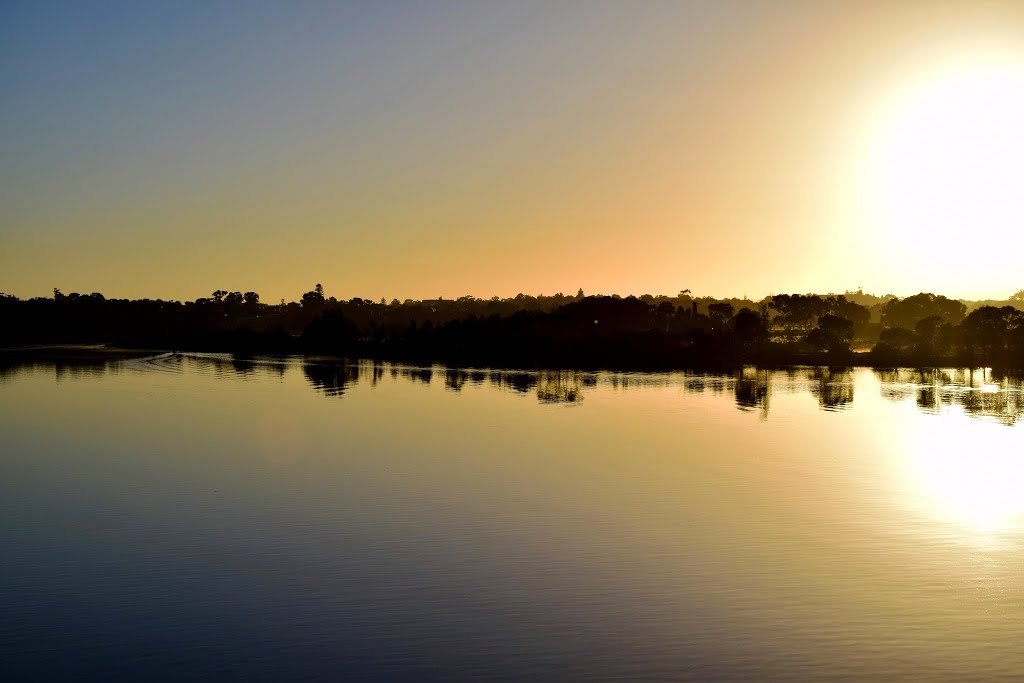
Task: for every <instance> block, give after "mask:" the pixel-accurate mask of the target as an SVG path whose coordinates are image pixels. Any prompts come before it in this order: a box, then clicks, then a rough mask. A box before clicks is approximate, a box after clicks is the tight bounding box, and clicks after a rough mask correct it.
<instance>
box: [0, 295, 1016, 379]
mask: <svg viewBox="0 0 1024 683" xmlns="http://www.w3.org/2000/svg"><path fill="white" fill-rule="evenodd" d="M872 299H874V300H872ZM858 301H862V302H864V303H858ZM999 304H1002V305H999ZM1022 308H1024V290H1022V291H1021V292H1018V293H1017V294H1015V295H1014V296H1013V297H1010V298H1009V299H1007V300H1006V301H1005V302H994V305H993V304H989V303H985V304H983V305H979V306H976V307H974V308H973V310H969V309H968V306H967V305H966V304H965V303H964V302H962V301H958V300H956V299H949V298H947V297H944V296H942V295H936V294H931V293H920V294H916V295H914V296H910V297H906V298H898V297H893V296H887V297H871V296H870V295H864V294H863V293H862V292H847V293H845V294H838V295H832V294H830V295H817V294H777V295H772V296H769V297H766V298H765V299H763V300H761V301H753V300H749V299H714V298H711V297H695V296H693V294H692V293H691V292H690V291H689V290H683V291H681V292H679V294H678V295H676V296H672V297H669V296H651V295H643V296H640V297H635V296H627V297H620V296H600V295H598V296H587V295H585V294H584V292H583V291H582V290H580V291H578V292H577V293H576V294H575V295H564V294H555V295H551V296H536V297H535V296H529V295H525V294H520V295H518V296H516V297H511V298H505V299H501V298H498V297H493V298H491V299H477V298H474V297H470V296H465V297H460V298H458V299H443V298H438V299H428V300H411V299H407V300H405V301H399V300H397V299H393V300H392V301H391V302H387V301H385V300H380V301H371V300H368V299H362V298H358V297H356V298H352V299H348V300H339V299H337V298H335V297H329V296H327V295H326V293H325V292H324V289H323V287H322V286H320V285H316V286H315V287H313V288H312V289H311V290H309V291H308V292H305V293H303V294H302V296H301V297H300V298H299V300H298V301H293V302H287V303H286V302H284V301H281V302H279V303H266V302H264V301H262V300H261V298H260V296H259V294H258V293H256V292H251V291H250V292H239V291H228V290H220V289H218V290H216V291H214V292H213V293H212V294H211V295H210V296H209V297H201V298H198V299H196V300H194V301H186V302H179V301H165V300H160V299H156V300H153V299H134V300H132V299H108V298H106V297H104V296H103V295H102V294H98V293H92V294H78V293H71V294H66V295H65V294H64V293H62V292H61V291H60V290H56V289H55V290H54V292H53V297H52V298H51V297H36V298H32V299H27V300H21V299H18V298H16V297H13V296H9V295H0V320H2V321H3V324H2V325H0V344H4V345H5V346H17V345H26V344H54V343H106V344H112V345H118V346H124V347H135V348H161V349H183V350H204V351H225V352H234V353H239V354H253V353H307V354H323V355H350V356H355V355H360V356H364V357H370V358H394V359H407V360H421V361H434V360H437V361H447V362H455V363H464V364H486V365H492V366H494V365H499V366H529V365H559V366H563V367H568V366H578V367H599V366H605V367H613V366H614V367H624V368H625V367H636V368H644V367H650V368H655V367H683V366H687V365H690V366H694V365H712V364H716V365H717V364H735V363H764V364H793V363H814V364H855V363H859V364H871V365H875V366H895V365H942V364H958V365H963V364H967V365H975V364H986V365H993V364H994V365H999V366H1002V367H1022V366H1024V312H1022V310H1021V309H1022ZM854 349H856V350H857V352H855V351H854Z"/></svg>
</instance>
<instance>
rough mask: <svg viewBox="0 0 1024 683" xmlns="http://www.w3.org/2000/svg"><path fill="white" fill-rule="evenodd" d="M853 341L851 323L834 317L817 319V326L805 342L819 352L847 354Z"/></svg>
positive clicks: (825, 316) (824, 316) (827, 316)
mask: <svg viewBox="0 0 1024 683" xmlns="http://www.w3.org/2000/svg"><path fill="white" fill-rule="evenodd" d="M851 339H853V323H852V322H851V321H849V320H847V319H846V318H840V317H839V316H836V315H823V316H822V317H820V318H818V326H817V327H815V328H814V329H813V330H811V332H810V334H808V335H807V338H806V341H807V343H808V344H810V345H811V346H813V347H814V348H815V349H817V350H819V351H823V350H826V349H827V350H828V352H829V353H842V352H849V350H850V340H851Z"/></svg>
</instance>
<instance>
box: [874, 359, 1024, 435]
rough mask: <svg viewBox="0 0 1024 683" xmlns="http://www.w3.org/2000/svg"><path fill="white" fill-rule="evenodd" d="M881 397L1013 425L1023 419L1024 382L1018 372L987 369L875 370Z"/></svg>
mask: <svg viewBox="0 0 1024 683" xmlns="http://www.w3.org/2000/svg"><path fill="white" fill-rule="evenodd" d="M874 372H875V375H876V376H877V377H878V378H879V380H881V382H882V395H883V396H884V397H885V398H887V399H889V400H891V401H904V400H908V399H909V398H910V397H914V399H915V402H916V403H917V406H918V408H920V409H921V410H922V411H923V412H927V413H933V414H934V413H939V412H940V411H941V410H942V409H943V408H948V407H950V406H957V407H960V408H961V409H963V411H964V412H965V413H967V414H968V415H971V416H974V417H992V418H995V419H996V420H998V421H1000V422H1002V423H1003V424H1007V425H1012V424H1015V423H1016V422H1017V421H1018V420H1020V419H1021V418H1022V416H1024V383H1022V379H1021V376H1020V375H1019V374H1017V373H1012V372H1005V371H998V370H988V369H986V368H941V369H939V368H936V369H927V370H923V369H908V368H898V369H884V370H875V371H874Z"/></svg>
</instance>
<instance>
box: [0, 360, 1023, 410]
mask: <svg viewBox="0 0 1024 683" xmlns="http://www.w3.org/2000/svg"><path fill="white" fill-rule="evenodd" d="M140 365H144V366H145V367H146V368H147V369H158V370H160V371H177V372H186V371H192V372H200V373H208V374H212V375H213V376H215V377H219V378H225V379H243V380H244V379H249V378H252V377H254V376H256V375H263V376H265V377H270V378H275V379H281V378H282V377H283V376H284V375H285V373H286V372H301V373H303V374H304V375H305V377H306V381H307V382H308V383H309V385H310V386H312V387H313V388H314V389H315V390H317V391H318V392H320V393H322V394H323V395H324V396H328V397H339V396H342V395H344V394H345V391H346V390H347V389H349V388H351V387H353V386H355V385H356V384H357V383H359V382H360V381H361V380H363V381H367V382H368V383H369V384H370V386H371V387H376V386H377V385H378V384H379V383H380V382H381V381H382V380H383V379H384V378H385V376H389V377H390V378H391V379H392V380H399V379H404V380H407V381H410V382H414V383H423V384H430V382H431V381H432V379H433V377H434V372H435V371H436V372H438V373H440V374H442V375H443V376H444V386H445V389H447V390H449V391H453V392H459V391H461V390H462V389H463V387H464V386H466V384H467V383H469V384H470V385H471V386H476V385H481V384H484V383H487V384H489V385H490V386H491V387H493V388H495V389H499V390H504V391H510V392H512V393H515V394H523V395H528V394H534V395H536V397H537V399H538V401H540V402H541V403H577V402H579V401H582V400H583V398H584V396H585V394H586V392H587V391H588V390H591V389H593V388H595V387H597V386H598V385H599V384H603V385H606V386H609V387H611V388H612V389H614V390H623V391H625V390H629V389H638V388H644V387H673V386H674V387H679V388H680V389H682V390H683V391H684V392H686V393H694V394H700V393H704V392H708V393H710V394H713V395H720V394H725V393H731V394H732V395H733V396H734V398H735V402H736V407H737V408H738V409H739V410H741V411H757V413H758V414H759V415H760V417H761V418H762V419H764V420H767V419H768V417H769V415H770V412H771V397H772V394H773V393H776V392H783V393H787V394H792V393H801V392H805V393H809V394H810V395H812V396H814V397H815V399H816V400H817V402H818V405H819V406H820V407H821V408H822V409H823V410H828V411H843V410H845V409H847V408H849V407H850V406H851V405H852V404H853V402H854V385H855V382H854V379H853V372H852V370H851V369H850V368H830V367H806V368H799V367H797V368H786V369H782V370H768V369H759V368H755V367H745V368H743V369H742V370H739V371H737V372H734V373H731V374H707V373H700V372H674V373H619V372H584V371H579V370H541V371H523V370H487V369H478V368H477V369H464V368H445V367H443V366H437V367H436V368H435V367H422V366H408V365H402V364H394V363H384V362H381V361H345V360H339V359H324V358H320V359H301V358H295V357H251V356H247V357H241V356H231V355H227V354H188V355H182V354H164V355H161V356H157V357H154V358H149V359H143V360H141V361H140V360H132V361H123V360H121V361H107V362H104V361H93V362H88V363H85V362H44V361H34V362H31V363H16V364H7V365H2V364H0V382H3V381H5V380H7V379H10V378H12V377H14V376H15V375H17V374H18V373H19V372H33V373H39V372H43V373H52V374H53V375H54V377H55V378H56V380H57V381H58V382H60V381H64V380H74V379H81V378H89V377H93V378H94V377H99V376H102V375H104V374H108V373H109V374H116V373H119V372H124V371H125V370H126V369H138V368H139V367H140ZM871 372H873V373H874V375H875V376H876V377H877V378H878V379H879V380H880V383H881V386H880V392H881V395H882V396H884V397H885V398H887V399H889V400H891V401H894V402H901V401H914V402H915V403H916V404H917V406H918V408H920V409H921V411H922V412H925V413H929V414H939V413H941V412H942V411H943V410H946V409H950V408H960V409H962V410H964V411H965V412H966V413H967V414H969V415H972V416H977V417H991V418H995V419H997V420H998V421H1000V422H1002V423H1004V424H1007V425H1013V424H1015V423H1016V422H1017V421H1018V420H1020V419H1021V417H1022V416H1024V375H1022V374H1020V373H1012V372H1009V373H1008V372H1005V371H998V370H991V369H988V368H975V369H971V368H930V369H906V368H899V369H882V370H873V371H871Z"/></svg>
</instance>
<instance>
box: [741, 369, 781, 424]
mask: <svg viewBox="0 0 1024 683" xmlns="http://www.w3.org/2000/svg"><path fill="white" fill-rule="evenodd" d="M772 375H773V373H772V372H771V371H770V370H758V369H756V368H743V369H742V370H740V371H739V372H738V373H737V375H736V383H735V385H734V387H733V394H734V396H735V397H736V407H737V408H739V409H740V410H742V411H751V410H759V411H760V417H761V419H762V420H767V419H768V411H769V409H770V408H771V399H770V396H771V386H772V379H773V378H772Z"/></svg>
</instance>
